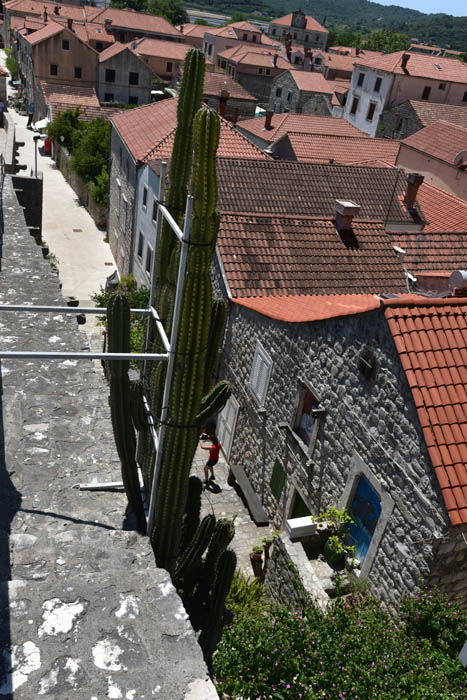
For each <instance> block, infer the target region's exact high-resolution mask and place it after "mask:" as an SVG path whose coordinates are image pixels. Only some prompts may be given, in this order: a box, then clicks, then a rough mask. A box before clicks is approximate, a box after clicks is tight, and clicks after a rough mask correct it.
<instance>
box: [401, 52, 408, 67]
mask: <svg viewBox="0 0 467 700" xmlns="http://www.w3.org/2000/svg"><path fill="white" fill-rule="evenodd" d="M409 58H410V54H409V53H403V54H402V58H401V68H402V70H403V71H405V70H407V63H408V62H409Z"/></svg>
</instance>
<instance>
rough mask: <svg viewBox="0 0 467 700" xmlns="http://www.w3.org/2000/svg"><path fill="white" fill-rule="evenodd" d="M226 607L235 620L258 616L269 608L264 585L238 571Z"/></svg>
mask: <svg viewBox="0 0 467 700" xmlns="http://www.w3.org/2000/svg"><path fill="white" fill-rule="evenodd" d="M261 549H262V548H261ZM225 605H226V607H227V608H228V609H229V610H231V611H232V613H233V615H234V619H237V618H240V617H243V616H245V615H247V616H248V615H257V614H258V613H260V612H262V611H264V610H266V609H267V607H268V603H267V599H266V597H265V595H264V586H263V584H262V583H260V581H258V579H256V578H254V579H251V578H250V577H249V576H247V575H246V574H244V573H243V571H241V570H240V569H237V571H236V572H235V575H234V577H233V581H232V585H231V586H230V591H229V595H228V597H227V600H226V603H225Z"/></svg>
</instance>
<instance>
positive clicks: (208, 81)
mask: <svg viewBox="0 0 467 700" xmlns="http://www.w3.org/2000/svg"><path fill="white" fill-rule="evenodd" d="M221 90H228V92H229V95H230V97H233V98H235V99H237V100H249V101H250V102H256V97H253V95H250V93H249V92H247V91H246V90H245V88H244V87H243V85H240V83H237V81H236V80H232V78H230V77H229V76H228V75H227V74H226V73H211V72H208V71H207V72H206V73H205V74H204V86H203V95H207V96H209V95H219V93H220V92H221Z"/></svg>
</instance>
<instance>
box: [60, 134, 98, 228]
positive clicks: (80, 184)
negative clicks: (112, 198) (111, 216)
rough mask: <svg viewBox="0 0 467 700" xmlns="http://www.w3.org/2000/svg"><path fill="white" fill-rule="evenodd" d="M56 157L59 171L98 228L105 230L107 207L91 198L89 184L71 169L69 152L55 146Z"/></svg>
mask: <svg viewBox="0 0 467 700" xmlns="http://www.w3.org/2000/svg"><path fill="white" fill-rule="evenodd" d="M54 155H55V162H56V163H57V167H58V169H59V170H60V171H61V172H62V173H63V176H64V178H65V180H66V181H67V182H68V184H69V185H70V187H71V188H72V189H73V190H74V192H76V194H77V195H78V198H79V200H80V202H81V203H82V204H83V205H84V206H85V207H86V209H87V210H88V212H89V214H90V215H91V217H92V218H93V220H94V221H95V223H96V226H100V227H102V228H105V227H106V225H107V210H106V208H105V207H103V206H101V205H99V204H96V202H95V201H94V200H93V198H92V197H91V193H90V191H89V187H88V185H87V183H86V182H85V181H84V180H83V179H82V178H81V177H80V176H79V175H78V174H77V173H75V171H74V170H73V168H72V167H71V156H70V154H69V152H68V151H67V150H66V149H65V148H63V146H60V145H57V144H55V147H54Z"/></svg>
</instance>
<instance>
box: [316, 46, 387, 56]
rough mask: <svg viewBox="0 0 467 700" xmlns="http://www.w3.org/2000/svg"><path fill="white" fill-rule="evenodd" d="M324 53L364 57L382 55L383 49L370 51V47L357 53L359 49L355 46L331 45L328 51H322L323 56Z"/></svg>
mask: <svg viewBox="0 0 467 700" xmlns="http://www.w3.org/2000/svg"><path fill="white" fill-rule="evenodd" d="M323 53H336V54H339V55H340V56H361V57H362V58H369V57H370V56H381V55H382V52H381V51H369V50H368V49H360V50H359V52H358V54H357V49H355V48H354V47H353V46H330V47H329V48H328V50H327V51H326V52H323V51H320V55H321V56H322V55H323Z"/></svg>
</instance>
